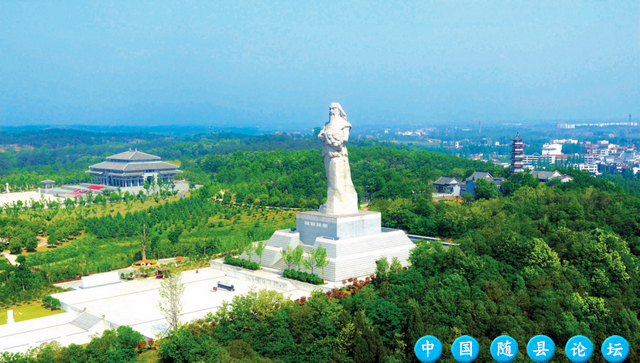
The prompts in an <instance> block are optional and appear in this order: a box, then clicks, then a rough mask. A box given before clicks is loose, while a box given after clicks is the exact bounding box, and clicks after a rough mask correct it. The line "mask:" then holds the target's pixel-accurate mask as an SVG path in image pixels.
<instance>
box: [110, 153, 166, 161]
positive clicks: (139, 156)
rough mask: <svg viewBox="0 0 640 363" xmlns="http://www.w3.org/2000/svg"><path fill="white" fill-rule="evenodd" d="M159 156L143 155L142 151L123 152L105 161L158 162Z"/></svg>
mask: <svg viewBox="0 0 640 363" xmlns="http://www.w3.org/2000/svg"><path fill="white" fill-rule="evenodd" d="M160 159H162V158H161V157H159V156H155V155H151V154H147V153H143V152H142V151H138V150H135V151H131V150H129V151H125V152H123V153H120V154H116V155H111V156H108V157H107V160H129V161H146V160H160Z"/></svg>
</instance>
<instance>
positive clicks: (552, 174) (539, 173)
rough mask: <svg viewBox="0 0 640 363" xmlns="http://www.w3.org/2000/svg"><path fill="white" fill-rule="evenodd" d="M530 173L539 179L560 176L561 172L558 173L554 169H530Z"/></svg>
mask: <svg viewBox="0 0 640 363" xmlns="http://www.w3.org/2000/svg"><path fill="white" fill-rule="evenodd" d="M531 175H533V176H535V177H536V178H538V179H540V180H547V179H549V178H557V177H561V176H562V174H560V173H558V172H557V171H555V170H554V171H545V170H533V171H531Z"/></svg>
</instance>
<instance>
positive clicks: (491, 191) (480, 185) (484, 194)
mask: <svg viewBox="0 0 640 363" xmlns="http://www.w3.org/2000/svg"><path fill="white" fill-rule="evenodd" d="M475 191H476V199H491V198H495V197H497V196H498V188H497V187H496V184H495V183H490V182H488V181H487V180H485V179H478V180H477V181H476V187H475Z"/></svg>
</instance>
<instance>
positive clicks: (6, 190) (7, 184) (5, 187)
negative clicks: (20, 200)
mask: <svg viewBox="0 0 640 363" xmlns="http://www.w3.org/2000/svg"><path fill="white" fill-rule="evenodd" d="M4 191H5V193H7V194H9V183H5V184H4Z"/></svg>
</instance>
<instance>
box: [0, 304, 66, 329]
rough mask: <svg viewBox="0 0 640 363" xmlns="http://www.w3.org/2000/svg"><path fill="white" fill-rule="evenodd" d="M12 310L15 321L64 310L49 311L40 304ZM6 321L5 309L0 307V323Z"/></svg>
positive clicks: (59, 312) (2, 323) (54, 313)
mask: <svg viewBox="0 0 640 363" xmlns="http://www.w3.org/2000/svg"><path fill="white" fill-rule="evenodd" d="M12 310H13V319H14V320H15V321H16V322H19V321H25V320H30V319H35V318H42V317H44V316H49V315H56V314H62V313H64V310H54V311H51V309H47V308H44V307H42V306H41V305H40V304H34V305H26V306H21V307H19V308H13V309H12ZM6 323H7V310H6V309H2V310H0V325H4V324H6Z"/></svg>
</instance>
